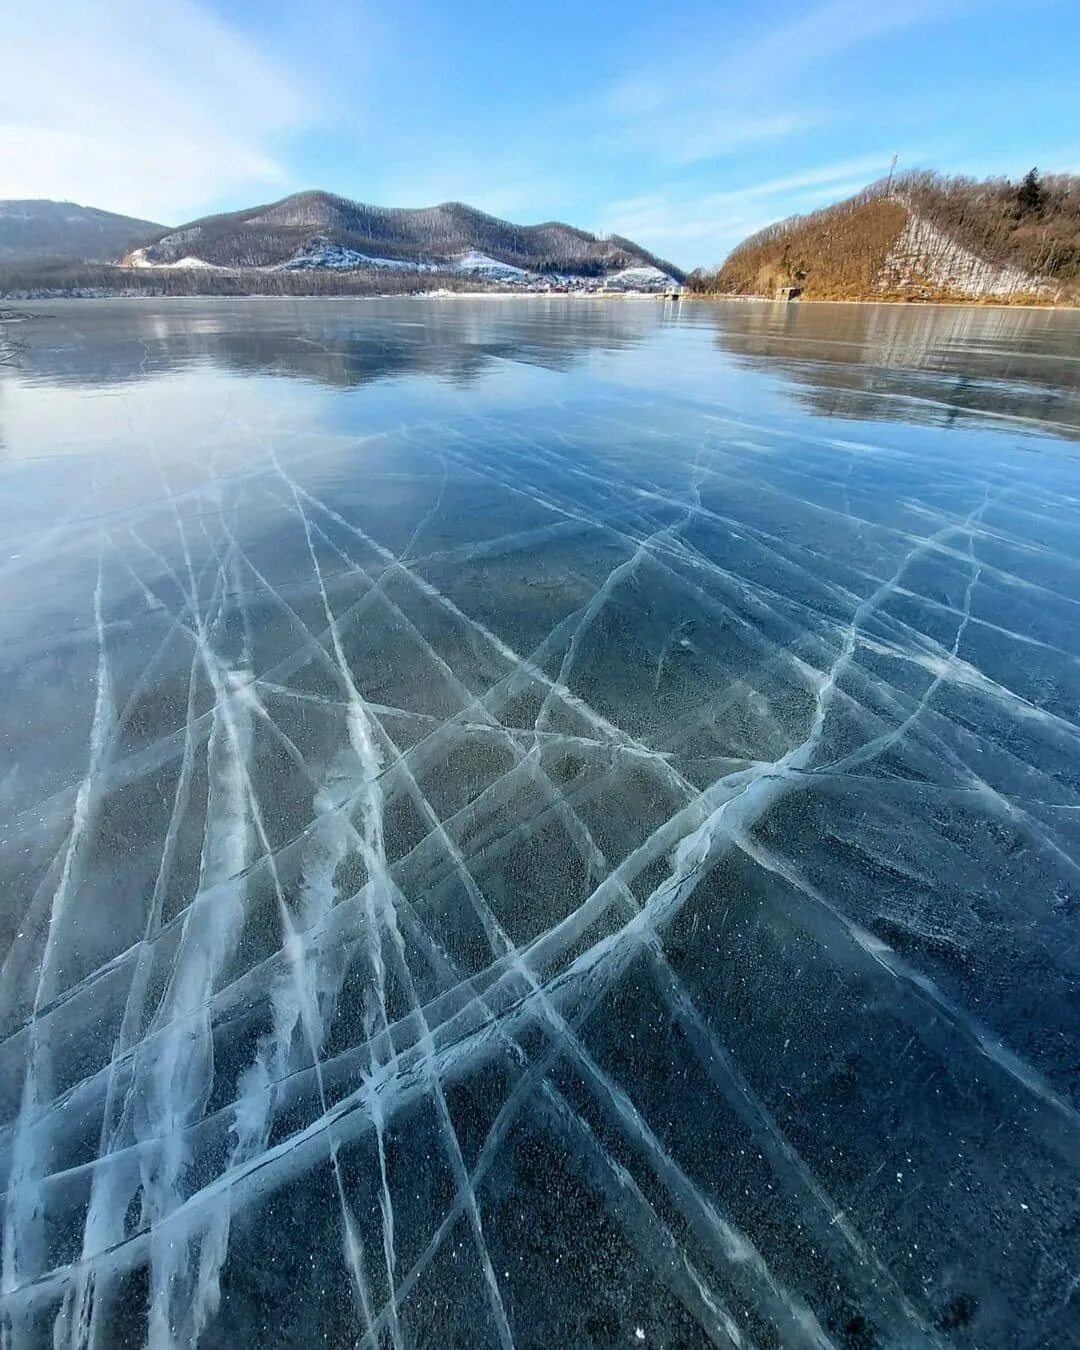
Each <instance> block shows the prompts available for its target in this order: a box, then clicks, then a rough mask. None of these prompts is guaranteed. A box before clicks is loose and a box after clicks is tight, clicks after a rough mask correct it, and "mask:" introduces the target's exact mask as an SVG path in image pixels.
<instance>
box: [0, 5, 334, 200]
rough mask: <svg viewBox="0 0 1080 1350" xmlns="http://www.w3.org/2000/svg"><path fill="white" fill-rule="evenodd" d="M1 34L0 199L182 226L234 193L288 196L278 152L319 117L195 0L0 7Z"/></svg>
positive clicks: (286, 78) (287, 80) (283, 76)
mask: <svg viewBox="0 0 1080 1350" xmlns="http://www.w3.org/2000/svg"><path fill="white" fill-rule="evenodd" d="M46 18H47V21H46ZM0 30H2V31H3V34H4V46H5V49H6V53H7V55H8V60H6V61H5V63H4V66H5V69H4V77H3V79H2V80H0V198H2V197H55V198H62V199H65V200H71V201H78V202H82V203H85V204H88V205H91V206H101V207H104V208H106V209H108V210H114V211H122V212H126V213H128V214H132V215H138V216H144V217H150V218H153V219H157V220H162V221H165V222H166V223H169V224H173V223H177V222H178V221H179V220H181V219H183V218H185V217H190V216H191V215H192V214H194V213H195V212H196V211H197V210H199V209H200V208H202V207H204V206H209V205H211V204H213V203H215V201H216V200H217V199H219V198H220V196H221V195H223V194H226V193H227V194H229V195H230V196H232V195H234V194H238V195H240V196H241V197H242V196H243V194H244V193H247V192H250V193H256V192H276V191H279V190H282V191H283V190H286V188H287V187H288V185H289V184H288V177H289V175H288V173H287V171H286V170H285V168H284V167H283V165H282V163H281V161H280V159H279V158H278V153H277V148H276V147H277V146H278V145H279V144H280V141H281V139H282V138H283V137H284V136H286V135H287V134H288V133H290V132H291V131H294V130H296V129H298V128H299V127H301V126H303V125H304V124H306V123H307V122H308V121H310V120H311V118H312V115H313V109H312V108H311V106H310V105H309V104H308V103H307V102H306V100H305V98H304V97H303V96H302V94H301V92H300V90H299V89H298V88H297V86H296V84H295V82H294V81H293V79H292V78H291V76H290V75H289V74H287V73H286V72H285V71H284V70H282V69H281V68H280V67H279V66H277V65H276V64H275V63H274V62H273V61H271V60H269V59H268V58H267V57H265V56H264V55H262V54H261V53H260V52H258V51H257V50H256V49H255V48H254V47H253V45H252V44H251V43H250V42H248V41H247V40H246V39H245V38H244V37H242V36H241V35H240V34H239V33H237V32H236V30H234V29H233V28H231V27H230V26H229V25H228V24H226V23H224V22H223V21H222V20H220V19H218V18H216V17H215V16H213V15H211V14H209V13H207V12H206V11H205V10H203V9H201V8H200V7H199V6H198V5H197V4H195V3H193V2H192V0H171V3H169V4H168V5H163V6H157V7H152V8H149V9H148V8H147V6H146V5H145V4H142V3H139V4H137V3H135V2H134V0H96V3H94V4H92V5H90V4H86V3H85V0H53V3H51V4H50V5H49V6H48V12H47V16H46V13H45V12H44V11H42V10H41V9H40V7H35V6H31V5H26V4H23V3H20V0H0ZM16 54H17V57H16ZM12 58H16V59H12Z"/></svg>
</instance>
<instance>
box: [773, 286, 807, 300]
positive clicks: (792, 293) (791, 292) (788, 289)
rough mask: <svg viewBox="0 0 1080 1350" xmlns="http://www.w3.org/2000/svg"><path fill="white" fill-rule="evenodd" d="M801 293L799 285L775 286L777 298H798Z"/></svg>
mask: <svg viewBox="0 0 1080 1350" xmlns="http://www.w3.org/2000/svg"><path fill="white" fill-rule="evenodd" d="M800 295H802V287H801V286H778V287H777V288H776V299H777V300H798V298H799V296H800Z"/></svg>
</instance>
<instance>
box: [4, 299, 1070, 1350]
mask: <svg viewBox="0 0 1080 1350" xmlns="http://www.w3.org/2000/svg"><path fill="white" fill-rule="evenodd" d="M25 308H26V309H27V310H29V311H32V313H33V316H34V317H32V318H31V319H30V320H29V321H27V322H24V323H22V324H20V325H19V326H18V334H19V336H20V338H21V340H22V345H23V351H22V354H21V357H20V358H19V361H18V363H17V365H15V366H14V367H11V368H0V955H2V958H3V965H2V971H0V1189H2V1197H0V1205H2V1209H3V1229H2V1274H0V1325H2V1327H3V1344H4V1345H11V1346H13V1347H15V1346H23V1345H28V1346H29V1345H33V1346H36V1345H41V1346H49V1345H56V1346H58V1347H76V1346H78V1347H88V1346H96V1347H107V1348H108V1350H111V1348H112V1347H116V1346H127V1345H132V1346H138V1345H142V1344H145V1343H147V1342H149V1343H150V1344H151V1345H153V1346H155V1347H158V1346H162V1347H164V1346H173V1345H175V1346H191V1345H195V1344H199V1345H203V1346H256V1345H296V1346H301V1345H302V1346H312V1345H320V1344H328V1345H333V1346H354V1345H365V1346H376V1345H378V1346H394V1347H409V1346H421V1345H428V1346H439V1347H443V1346H448V1345H470V1346H473V1345H478V1346H487V1345H492V1346H498V1345H501V1346H504V1347H505V1346H510V1345H515V1346H532V1347H559V1346H569V1345H591V1346H608V1345H627V1346H633V1345H645V1346H672V1347H674V1346H697V1345H708V1344H714V1345H721V1346H727V1345H737V1346H743V1345H746V1346H751V1345H752V1346H762V1347H767V1346H784V1347H787V1346H826V1345H834V1346H837V1347H845V1348H849V1350H873V1347H890V1346H891V1347H911V1346H927V1345H941V1344H945V1345H954V1344H955V1345H961V1346H972V1347H974V1346H978V1347H997V1346H1010V1347H1011V1346H1021V1347H1041V1346H1047V1347H1050V1346H1053V1347H1064V1346H1067V1345H1077V1344H1080V1336H1078V1333H1077V1330H1076V1328H1077V1325H1078V1323H1080V1284H1078V1278H1080V1277H1078V1271H1080V1220H1078V1213H1077V1190H1078V1182H1080V1075H1078V1063H1080V1053H1078V1052H1080V1025H1078V1023H1080V997H1078V992H1080V991H1078V988H1077V984H1078V971H1080V928H1078V920H1077V907H1078V901H1080V315H1077V314H1068V313H1051V312H1040V311H1014V312H1008V311H1000V310H978V309H951V308H941V309H929V308H912V309H904V308H902V307H870V306H867V307H855V306H832V305H817V306H810V305H807V306H799V305H793V306H787V307H784V306H771V305H757V304H747V303H742V304H739V303H731V304H728V305H719V304H718V305H708V304H704V303H701V304H692V303H688V302H686V303H683V304H682V305H679V304H677V303H667V304H664V303H662V302H655V301H640V302H635V301H629V300H626V301H614V302H609V303H605V302H596V301H575V300H541V299H531V300H506V301H502V300H467V299H434V300H415V301H411V300H396V301H388V302H371V301H368V302H356V301H318V300H304V301H299V302H295V303H294V302H287V301H272V300H248V301H242V302H218V303H215V302H213V301H198V302H196V301H191V302H187V301H179V300H177V301H171V302H161V303H153V302H135V301H128V302H98V301H75V302H67V303H41V304H32V305H30V304H28V305H26V306H25ZM13 331H14V330H13Z"/></svg>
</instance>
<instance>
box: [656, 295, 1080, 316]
mask: <svg viewBox="0 0 1080 1350" xmlns="http://www.w3.org/2000/svg"><path fill="white" fill-rule="evenodd" d="M680 298H681V299H683V300H693V301H695V302H697V301H708V302H710V303H712V304H716V303H717V302H721V301H722V302H728V301H733V300H734V301H738V302H739V303H749V304H755V305H782V306H783V307H784V308H788V307H789V306H795V305H894V306H896V307H898V308H900V309H916V308H919V309H1011V310H1023V309H1030V310H1037V311H1039V312H1040V313H1045V312H1047V311H1052V310H1066V311H1073V312H1075V311H1077V310H1080V300H1077V301H1076V302H1071V301H1070V302H1062V301H1053V300H1049V301H1047V302H1046V303H1045V304H1041V305H1039V304H1035V305H1033V304H1030V303H1023V304H1021V303H1015V304H1013V303H1010V302H1009V301H1008V300H983V299H978V298H976V299H963V298H960V297H957V298H956V299H955V300H919V299H915V298H912V299H910V300H895V299H891V300H890V299H886V298H884V297H882V299H880V300H878V299H875V298H872V297H869V296H860V297H859V298H858V299H848V300H836V299H832V298H827V297H825V296H816V295H810V296H803V295H800V296H799V297H798V299H796V300H773V299H771V298H770V297H769V296H767V295H719V294H717V295H710V294H708V293H705V292H701V291H694V292H690V291H687V292H684V293H683V295H682V296H681V297H680Z"/></svg>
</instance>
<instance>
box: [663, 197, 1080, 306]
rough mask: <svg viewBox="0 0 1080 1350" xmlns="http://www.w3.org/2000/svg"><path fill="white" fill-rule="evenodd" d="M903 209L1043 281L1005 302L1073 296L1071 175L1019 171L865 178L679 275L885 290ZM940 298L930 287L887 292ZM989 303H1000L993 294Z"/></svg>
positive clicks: (850, 291)
mask: <svg viewBox="0 0 1080 1350" xmlns="http://www.w3.org/2000/svg"><path fill="white" fill-rule="evenodd" d="M909 210H913V211H915V212H916V213H917V214H918V215H920V216H922V217H923V218H925V219H926V220H928V221H930V222H931V223H932V224H933V225H934V226H936V227H937V228H938V229H940V230H941V231H943V232H944V233H945V234H947V235H948V236H949V237H951V238H952V239H954V240H955V241H956V242H957V243H958V244H960V245H961V246H962V247H964V248H966V249H968V250H970V251H971V252H972V253H975V254H976V255H977V256H978V257H980V258H983V259H985V260H986V261H988V262H991V263H994V264H996V265H999V266H1003V267H1014V268H1019V269H1021V270H1022V271H1024V272H1027V273H1029V274H1031V275H1032V276H1033V277H1038V278H1040V279H1042V280H1045V281H1046V282H1047V283H1050V286H1051V287H1052V290H1050V292H1049V294H1048V293H1046V292H1042V293H1040V292H1038V291H1031V292H1025V293H1023V294H1021V293H1020V292H1016V293H1014V294H1012V295H1010V296H1009V297H1008V301H1009V302H1011V303H1018V304H1019V303H1042V304H1045V303H1048V300H1049V299H1050V298H1051V297H1053V298H1056V299H1059V300H1065V301H1075V300H1076V299H1077V298H1080V177H1076V176H1073V175H1067V174H1059V175H1054V176H1048V177H1043V178H1039V177H1038V176H1037V175H1028V177H1027V179H1025V180H1022V181H1021V182H1020V183H1015V182H1010V181H1009V180H1008V179H1005V178H995V179H989V180H986V181H981V182H980V181H977V180H975V179H970V178H945V177H942V176H941V175H939V174H934V173H924V172H916V173H910V174H904V175H902V176H900V177H898V178H895V179H893V180H892V181H891V182H881V183H875V184H872V185H871V186H870V187H868V188H866V189H865V190H864V191H863V192H861V193H859V194H858V195H857V196H855V197H851V198H849V199H848V200H847V201H843V202H838V203H837V204H836V205H834V206H828V207H825V208H824V209H822V210H820V211H815V212H812V213H811V214H809V215H805V216H793V217H791V218H790V219H788V220H783V221H779V222H777V223H776V224H774V225H769V226H767V227H766V228H765V229H764V230H760V231H759V232H758V233H757V234H754V235H751V236H750V238H748V239H746V240H744V241H743V242H742V243H741V244H739V245H738V246H737V247H736V248H735V249H733V250H732V252H731V253H730V254H729V256H728V258H727V259H726V261H725V262H724V263H723V264H722V265H721V267H720V268H718V269H717V270H716V271H713V272H697V273H694V274H692V275H691V277H690V278H689V283H688V284H689V286H690V289H691V290H694V291H698V292H703V293H706V294H724V295H773V294H775V292H776V290H777V289H778V288H779V287H781V286H798V287H800V288H801V289H802V293H803V295H804V296H806V297H807V298H808V299H820V300H858V299H867V298H873V299H889V298H894V297H892V296H891V295H890V293H889V292H888V291H887V290H886V289H883V288H882V285H881V281H880V274H881V272H882V268H883V266H884V264H885V260H886V258H887V257H888V255H889V252H890V250H891V249H892V247H893V245H894V244H895V243H896V240H897V238H898V236H899V235H900V233H901V231H902V230H903V228H904V224H905V222H906V220H907V216H908V212H909ZM916 294H917V295H918V297H919V298H921V299H948V298H950V297H949V296H948V295H947V294H941V293H938V292H936V291H935V290H934V289H933V287H932V286H930V285H925V286H916V287H913V288H909V289H908V290H906V291H904V292H903V294H902V295H900V294H899V293H898V294H897V296H896V297H895V298H904V299H911V298H914V296H915V295H916ZM993 303H997V304H1000V303H1002V297H997V298H995V300H994V301H993Z"/></svg>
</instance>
